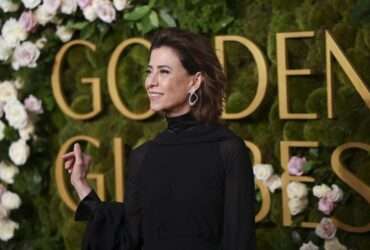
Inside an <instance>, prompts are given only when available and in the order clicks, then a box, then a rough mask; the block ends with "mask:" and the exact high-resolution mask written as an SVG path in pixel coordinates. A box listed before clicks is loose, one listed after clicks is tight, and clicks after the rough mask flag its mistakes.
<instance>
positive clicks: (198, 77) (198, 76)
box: [189, 72, 204, 92]
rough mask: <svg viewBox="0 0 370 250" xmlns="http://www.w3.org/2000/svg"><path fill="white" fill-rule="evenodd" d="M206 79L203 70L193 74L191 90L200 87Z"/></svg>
mask: <svg viewBox="0 0 370 250" xmlns="http://www.w3.org/2000/svg"><path fill="white" fill-rule="evenodd" d="M203 80H204V77H203V74H202V72H197V73H195V74H194V75H193V76H192V81H191V84H190V90H189V92H193V91H194V92H195V91H196V90H198V89H199V88H200V85H201V84H202V82H203Z"/></svg>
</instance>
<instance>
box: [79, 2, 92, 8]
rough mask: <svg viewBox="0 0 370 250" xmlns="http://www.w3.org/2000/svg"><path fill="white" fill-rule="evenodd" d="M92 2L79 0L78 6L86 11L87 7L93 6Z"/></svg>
mask: <svg viewBox="0 0 370 250" xmlns="http://www.w3.org/2000/svg"><path fill="white" fill-rule="evenodd" d="M91 2H92V0H77V4H78V6H80V8H81V9H85V8H86V7H87V6H89V5H91Z"/></svg>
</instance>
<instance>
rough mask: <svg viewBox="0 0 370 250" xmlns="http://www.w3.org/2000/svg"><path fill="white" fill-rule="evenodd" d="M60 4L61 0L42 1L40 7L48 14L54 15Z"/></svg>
mask: <svg viewBox="0 0 370 250" xmlns="http://www.w3.org/2000/svg"><path fill="white" fill-rule="evenodd" d="M61 4H62V0H44V2H43V4H42V6H44V8H45V10H46V11H47V12H48V13H53V14H56V12H57V10H58V8H59V7H60V5H61Z"/></svg>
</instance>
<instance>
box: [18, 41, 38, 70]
mask: <svg viewBox="0 0 370 250" xmlns="http://www.w3.org/2000/svg"><path fill="white" fill-rule="evenodd" d="M39 56H40V50H39V49H38V48H37V47H36V45H35V44H33V43H31V42H29V41H26V42H24V43H22V44H21V45H19V46H17V47H16V48H15V50H14V53H13V57H12V67H13V69H14V70H18V69H19V68H20V67H29V68H34V67H36V66H37V63H36V61H37V59H38V58H39Z"/></svg>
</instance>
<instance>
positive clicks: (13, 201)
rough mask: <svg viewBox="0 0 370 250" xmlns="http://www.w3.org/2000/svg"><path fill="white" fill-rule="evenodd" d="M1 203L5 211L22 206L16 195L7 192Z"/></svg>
mask: <svg viewBox="0 0 370 250" xmlns="http://www.w3.org/2000/svg"><path fill="white" fill-rule="evenodd" d="M0 203H1V205H2V206H3V207H4V208H5V209H7V210H13V209H17V208H19V207H20V206H21V199H20V198H19V196H18V195H17V194H16V193H13V192H10V191H5V192H4V193H3V195H2V196H1V200H0Z"/></svg>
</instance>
